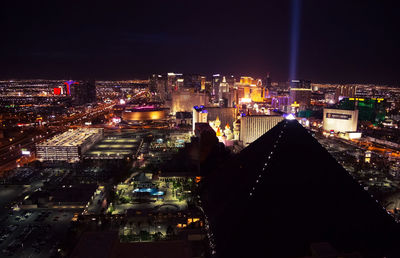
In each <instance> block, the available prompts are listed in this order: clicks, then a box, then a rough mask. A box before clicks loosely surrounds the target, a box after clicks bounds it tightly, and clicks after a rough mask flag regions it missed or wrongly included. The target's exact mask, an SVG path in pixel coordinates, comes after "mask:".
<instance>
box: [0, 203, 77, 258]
mask: <svg viewBox="0 0 400 258" xmlns="http://www.w3.org/2000/svg"><path fill="white" fill-rule="evenodd" d="M74 213H76V211H72V210H68V211H64V210H47V209H41V210H20V211H10V212H9V213H8V214H3V216H2V218H1V223H0V252H1V253H0V256H10V257H11V256H12V257H56V256H57V253H58V251H59V250H58V248H59V247H58V245H59V243H60V242H61V241H62V240H63V238H64V236H65V234H66V232H67V231H68V227H69V226H70V223H71V219H72V217H73V216H74Z"/></svg>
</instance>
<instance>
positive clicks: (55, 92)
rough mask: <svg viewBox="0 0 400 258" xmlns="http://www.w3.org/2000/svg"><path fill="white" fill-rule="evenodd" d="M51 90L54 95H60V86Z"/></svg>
mask: <svg viewBox="0 0 400 258" xmlns="http://www.w3.org/2000/svg"><path fill="white" fill-rule="evenodd" d="M53 92H54V95H61V88H54V89H53Z"/></svg>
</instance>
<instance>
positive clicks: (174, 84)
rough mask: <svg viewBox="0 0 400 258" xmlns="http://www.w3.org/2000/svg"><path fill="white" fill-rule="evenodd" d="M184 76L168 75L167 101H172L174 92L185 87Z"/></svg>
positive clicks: (178, 74)
mask: <svg viewBox="0 0 400 258" xmlns="http://www.w3.org/2000/svg"><path fill="white" fill-rule="evenodd" d="M183 82H184V80H183V74H181V73H167V92H166V93H167V100H171V97H172V95H171V94H172V92H174V91H178V90H179V89H180V88H182V86H183Z"/></svg>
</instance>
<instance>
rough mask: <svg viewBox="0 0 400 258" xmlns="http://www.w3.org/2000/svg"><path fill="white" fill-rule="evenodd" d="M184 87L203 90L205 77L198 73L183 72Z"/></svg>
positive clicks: (197, 90)
mask: <svg viewBox="0 0 400 258" xmlns="http://www.w3.org/2000/svg"><path fill="white" fill-rule="evenodd" d="M183 77H184V81H183V84H184V87H185V88H188V89H192V90H194V91H195V92H199V91H202V90H203V91H204V90H205V83H206V77H205V76H201V75H198V74H185V75H184V76H183Z"/></svg>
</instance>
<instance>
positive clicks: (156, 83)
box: [149, 74, 167, 101]
mask: <svg viewBox="0 0 400 258" xmlns="http://www.w3.org/2000/svg"><path fill="white" fill-rule="evenodd" d="M166 86H167V81H166V79H165V77H163V76H162V75H159V74H153V75H151V77H150V82H149V89H150V91H151V92H154V93H156V96H158V97H159V100H160V101H165V100H166V98H167V91H166Z"/></svg>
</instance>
